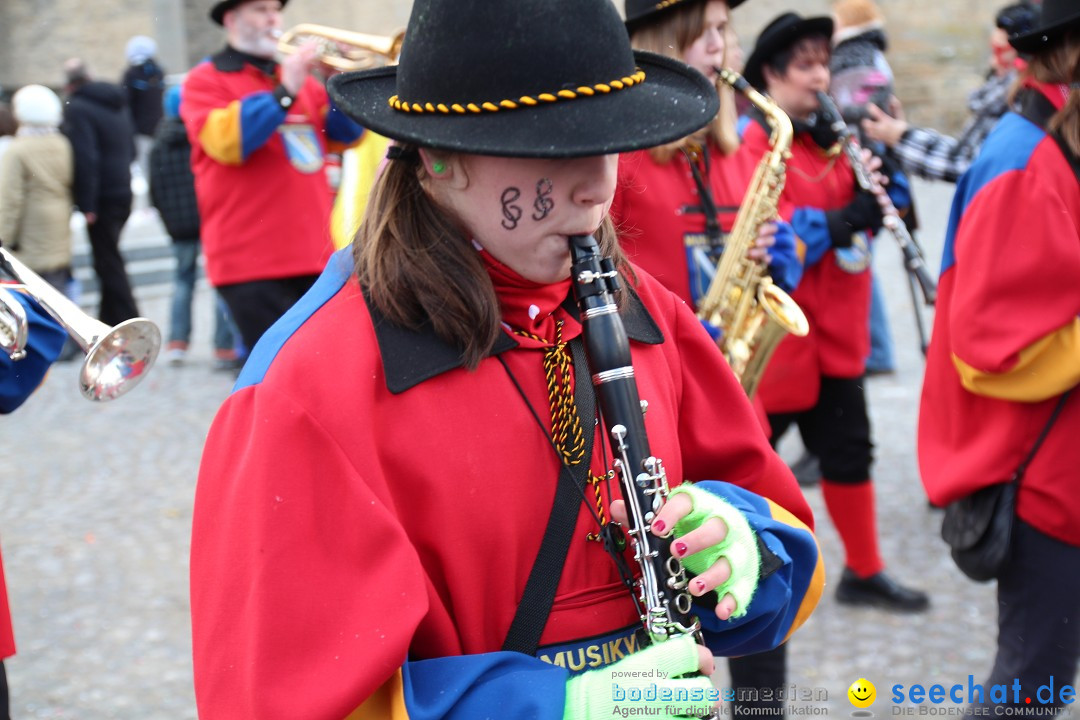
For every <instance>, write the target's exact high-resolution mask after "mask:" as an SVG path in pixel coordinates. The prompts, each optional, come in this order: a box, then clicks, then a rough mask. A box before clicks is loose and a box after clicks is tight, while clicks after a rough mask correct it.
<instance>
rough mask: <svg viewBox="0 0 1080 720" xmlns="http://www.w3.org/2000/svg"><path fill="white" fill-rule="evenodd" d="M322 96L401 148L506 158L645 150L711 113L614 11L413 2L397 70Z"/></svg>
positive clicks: (680, 74)
mask: <svg viewBox="0 0 1080 720" xmlns="http://www.w3.org/2000/svg"><path fill="white" fill-rule="evenodd" d="M327 88H328V89H329V91H330V96H331V97H332V98H333V100H334V103H335V104H336V105H337V106H338V108H340V109H341V110H342V111H343V112H345V114H347V115H348V116H350V117H351V118H353V119H354V120H356V121H357V122H359V123H360V124H361V125H363V126H364V127H367V128H370V129H372V130H374V131H375V132H377V133H380V134H382V135H386V136H387V137H390V138H393V139H395V140H398V141H400V142H404V143H411V144H417V145H421V146H424V147H430V148H436V149H441V150H449V151H455V152H465V153H474V154H479V155H498V156H507V157H543V158H569V157H584V156H589V155H607V154H612V153H619V152H625V151H629V150H638V149H641V148H647V147H653V146H656V145H662V144H664V143H667V142H671V141H673V140H678V139H680V138H683V137H686V136H687V135H689V134H691V133H692V132H694V131H695V130H697V129H699V128H701V127H703V126H704V125H705V124H707V123H708V122H709V121H710V120H712V119H713V117H714V116H715V115H716V113H717V111H718V110H719V99H718V96H717V94H716V89H715V88H714V87H713V85H712V84H711V83H710V82H709V81H708V80H707V79H706V78H705V76H704V75H702V74H701V73H699V72H697V71H696V70H694V69H692V68H690V67H688V66H686V65H684V64H683V63H680V62H677V61H675V60H671V59H668V58H665V57H662V56H660V55H655V54H652V53H646V52H640V51H639V52H633V51H632V50H631V49H630V41H629V38H628V36H627V34H626V28H625V27H624V26H623V21H622V18H621V17H620V16H619V13H618V11H617V10H616V9H615V6H614V4H613V3H612V2H611V0H515V1H514V2H502V1H499V2H482V3H464V4H463V3H460V2H455V1H454V0H416V2H415V4H414V5H413V9H412V16H411V18H410V19H409V24H408V27H407V28H406V31H405V41H404V44H403V45H402V52H401V58H400V62H399V64H398V65H397V66H393V67H384V68H377V69H374V70H364V71H361V72H355V73H343V74H340V75H336V76H334V77H332V78H331V79H330V81H329V83H328V84H327Z"/></svg>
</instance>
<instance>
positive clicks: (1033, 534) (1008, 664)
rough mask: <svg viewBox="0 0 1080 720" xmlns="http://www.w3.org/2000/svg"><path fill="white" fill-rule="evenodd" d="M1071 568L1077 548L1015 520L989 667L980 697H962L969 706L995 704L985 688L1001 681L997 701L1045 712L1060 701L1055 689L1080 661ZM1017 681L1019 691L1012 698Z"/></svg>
mask: <svg viewBox="0 0 1080 720" xmlns="http://www.w3.org/2000/svg"><path fill="white" fill-rule="evenodd" d="M1077 568H1080V547H1075V546H1073V545H1067V544H1065V543H1063V542H1061V541H1059V540H1056V539H1054V538H1052V537H1050V536H1049V535H1046V534H1045V533H1043V532H1041V531H1039V530H1036V529H1035V528H1034V527H1032V526H1031V525H1028V524H1027V523H1025V522H1023V521H1021V520H1019V519H1017V522H1016V525H1015V527H1014V528H1013V541H1012V553H1011V556H1010V560H1009V565H1008V567H1006V568H1005V570H1004V572H1003V573H1002V574H1001V577H999V578H998V591H997V592H998V644H997V656H996V657H995V658H994V668H993V670H991V671H990V677H989V679H988V680H987V681H986V683H985V684H984V685H983V696H982V697H981V698H978V697H975V698H966V697H965V700H972V701H974V702H973V704H974V705H992V704H995V703H994V699H992V698H991V697H990V692H991V688H992V687H993V686H994V685H1005V686H1006V687H1007V697H1006V698H1000V697H998V698H996V699H999V700H1000V699H1004V700H1005V702H1003V703H1000V704H1002V705H1012V706H1019V707H1022V708H1025V710H1027V711H1031V710H1033V709H1037V710H1040V711H1049V710H1050V709H1052V708H1060V707H1062V706H1063V705H1064V703H1062V702H1061V695H1060V691H1061V688H1062V686H1063V685H1073V684H1074V680H1075V678H1076V671H1077V667H1078V663H1080V573H1078V572H1076V569H1077ZM1051 678H1053V680H1052V681H1051ZM1017 680H1019V682H1020V691H1019V694H1018V696H1016V697H1014V688H1013V684H1014V683H1015V682H1016V681H1017ZM1051 682H1053V694H1052V696H1051V693H1050V683H1051ZM1040 688H1042V690H1041V691H1040ZM1027 698H1031V703H1030V704H1028V703H1027V702H1025V700H1026V699H1027ZM1017 700H1018V701H1019V702H1017ZM1074 702H1075V701H1074ZM989 715H990V717H993V716H994V715H995V711H994V710H990V713H989Z"/></svg>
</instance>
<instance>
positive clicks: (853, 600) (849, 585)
mask: <svg viewBox="0 0 1080 720" xmlns="http://www.w3.org/2000/svg"><path fill="white" fill-rule="evenodd" d="M836 601H837V602H838V603H840V604H841V605H869V606H873V607H878V608H881V609H883V610H893V611H896V612H923V611H924V610H926V609H927V608H928V607H930V598H928V597H927V596H926V593H924V592H922V591H921V590H912V589H911V588H906V587H904V586H903V585H901V584H900V583H898V582H896V581H895V580H893V579H892V578H891V577H889V576H888V575H886V574H885V572H884V571H882V572H879V573H877V574H876V575H871V576H870V577H868V578H861V577H859V576H858V575H856V574H855V573H854V572H852V571H851V568H844V576H843V577H842V578H841V579H840V584H839V585H838V586H837V588H836Z"/></svg>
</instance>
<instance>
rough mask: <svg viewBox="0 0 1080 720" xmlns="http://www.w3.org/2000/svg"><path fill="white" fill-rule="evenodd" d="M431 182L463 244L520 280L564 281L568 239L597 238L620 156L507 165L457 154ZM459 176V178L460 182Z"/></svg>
mask: <svg viewBox="0 0 1080 720" xmlns="http://www.w3.org/2000/svg"><path fill="white" fill-rule="evenodd" d="M452 167H453V168H454V174H453V175H451V174H450V173H444V174H443V176H442V179H443V180H444V181H446V182H439V179H438V178H432V183H431V186H432V188H433V189H437V191H438V193H439V201H440V203H442V204H444V205H445V206H446V207H447V209H448V210H450V211H451V212H452V213H453V215H454V216H455V217H456V218H457V220H458V221H459V222H460V223H461V226H462V228H463V230H464V231H465V233H466V234H467V236H468V238H469V239H470V240H472V241H474V242H475V243H477V244H479V245H480V246H482V247H483V248H484V249H486V250H487V251H488V252H489V253H491V255H492V256H493V257H494V258H495V259H497V260H499V261H500V262H502V263H503V264H505V265H507V266H508V267H510V268H511V269H512V270H514V271H516V272H517V273H518V274H519V275H521V276H522V277H524V278H526V279H528V280H532V281H534V282H540V283H550V282H557V281H561V280H565V279H566V278H568V277H569V275H570V248H569V244H568V237H569V236H570V235H581V234H585V233H592V232H595V231H596V229H597V228H598V227H600V223H601V222H602V221H603V219H604V216H605V214H606V213H607V209H608V207H609V206H610V205H611V199H612V196H613V195H614V193H615V178H616V174H617V173H616V171H617V168H618V156H616V155H610V156H597V157H588V158H558V159H555V158H551V159H548V158H506V157H494V156H489V155H468V154H458V155H456V156H455V162H454V163H452ZM459 170H460V174H459Z"/></svg>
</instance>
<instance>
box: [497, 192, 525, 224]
mask: <svg viewBox="0 0 1080 720" xmlns="http://www.w3.org/2000/svg"><path fill="white" fill-rule="evenodd" d="M520 197H521V191H520V190H518V189H517V188H516V187H508V188H506V189H505V190H503V191H502V196H501V197H500V198H499V203H500V204H501V205H502V214H503V220H502V226H503V227H504V228H506V229H507V230H513V229H514V228H516V227H517V226H518V221H519V220H521V207H520V206H518V205H514V202H515V201H516V200H517V199H518V198H520Z"/></svg>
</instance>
